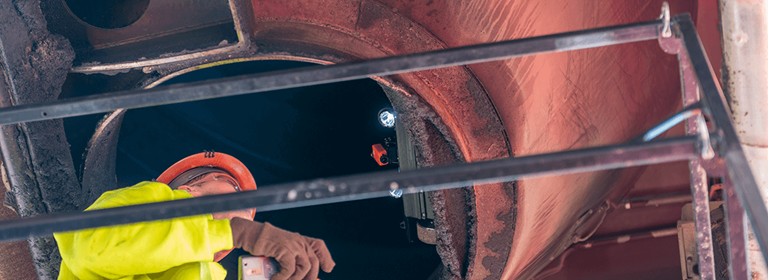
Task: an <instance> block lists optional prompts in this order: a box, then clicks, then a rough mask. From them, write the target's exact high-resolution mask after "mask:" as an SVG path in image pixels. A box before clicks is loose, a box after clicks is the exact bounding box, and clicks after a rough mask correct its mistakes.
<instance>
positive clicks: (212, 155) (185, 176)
mask: <svg viewBox="0 0 768 280" xmlns="http://www.w3.org/2000/svg"><path fill="white" fill-rule="evenodd" d="M208 173H224V174H229V175H230V176H232V177H233V178H235V180H237V183H238V184H240V189H241V190H242V191H252V190H256V181H254V180H253V175H251V172H250V171H248V168H247V167H245V165H244V164H243V163H242V162H240V161H239V160H237V159H236V158H234V157H233V156H230V155H228V154H224V153H217V152H213V151H210V152H202V153H199V154H194V155H191V156H188V157H186V158H184V159H182V160H180V161H178V162H176V163H174V164H173V165H171V167H169V168H168V169H166V170H165V172H163V174H160V177H157V180H156V181H157V182H160V183H163V184H166V185H168V186H170V187H171V188H173V189H176V188H178V187H179V186H181V185H183V184H185V183H187V182H189V180H191V179H193V178H195V177H197V176H200V175H203V174H208ZM255 214H256V213H255V212H254V215H255ZM231 251H232V250H226V251H221V252H217V253H216V254H214V257H213V259H214V260H213V261H216V262H218V261H220V260H221V259H223V258H224V257H225V256H227V254H229V252H231Z"/></svg>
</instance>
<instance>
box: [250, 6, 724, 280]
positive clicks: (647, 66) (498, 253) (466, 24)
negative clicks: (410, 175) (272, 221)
mask: <svg viewBox="0 0 768 280" xmlns="http://www.w3.org/2000/svg"><path fill="white" fill-rule="evenodd" d="M661 3H662V1H615V2H589V1H581V2H573V1H554V2H552V1H520V0H484V1H472V2H464V1H434V0H430V1H418V2H416V1H394V0H383V1H368V0H364V1H360V0H333V1H322V2H318V1H307V0H289V1H279V2H275V1H262V0H253V1H251V5H252V11H253V15H252V19H253V22H251V25H250V26H251V27H250V28H251V29H252V30H251V36H253V38H252V40H253V42H255V43H257V44H258V43H259V42H262V41H263V42H281V43H282V44H285V45H286V46H294V48H295V49H296V50H303V49H302V48H300V47H295V46H307V47H306V48H304V49H315V50H317V49H322V50H324V51H325V53H328V54H334V55H331V56H328V57H323V56H322V55H320V54H318V53H302V52H301V51H291V48H286V49H287V51H286V52H285V53H284V54H283V55H282V56H283V57H286V58H291V59H301V58H304V59H314V60H319V61H321V62H325V63H335V62H340V61H345V60H352V59H365V58H374V57H381V56H385V55H394V54H403V53H413V52H418V51H426V50H433V49H439V48H445V47H456V46H463V45H470V44H478V43H485V42H492V41H500V40H507V39H516V38H524V37H531V36H538V35H546V34H552V33H558V32H566V31H572V30H579V29H587V28H595V27H601V26H608V25H616V24H625V23H631V22H638V21H644V20H650V19H654V18H656V17H658V15H659V12H660V7H661ZM706 4H707V5H698V6H697V3H695V2H694V1H693V0H691V1H675V2H673V3H671V11H672V14H677V13H685V12H690V13H693V14H694V15H699V18H698V19H697V20H698V21H699V22H708V23H710V22H716V16H717V14H716V13H712V11H711V10H709V9H704V8H706V7H709V6H711V5H709V4H711V3H709V2H707V3H706ZM702 7H704V8H702ZM702 9H704V12H699V10H702ZM702 17H706V18H705V19H703V18H702ZM707 26H708V27H707V29H705V30H708V31H706V32H710V33H711V32H713V30H712V29H711V24H709V25H707ZM715 31H716V30H715ZM702 37H703V38H708V39H706V42H708V44H712V42H714V40H715V39H714V38H719V36H718V35H717V34H708V35H702ZM715 55H716V53H715ZM710 56H712V55H711V54H710ZM677 67H678V66H677V61H676V57H674V56H672V55H667V54H665V53H664V52H663V51H662V50H661V49H660V48H659V46H658V43H657V42H655V41H651V42H643V43H635V44H627V45H620V46H611V47H602V48H596V49H589V50H582V51H574V52H568V53H556V54H547V55H537V56H531V57H525V58H519V59H512V60H508V61H500V62H489V63H482V64H476V65H470V66H468V67H452V68H447V69H441V70H430V71H421V72H416V73H410V74H404V75H398V76H397V77H391V81H392V83H394V84H397V85H400V86H402V88H403V89H404V90H405V91H406V92H408V93H409V94H414V95H416V96H418V97H419V98H420V99H421V100H423V101H424V102H425V103H427V104H428V105H429V106H431V108H432V109H433V110H434V111H435V113H436V114H437V115H439V117H440V118H441V119H442V121H443V123H444V124H445V126H446V127H447V130H448V131H449V134H450V137H452V139H453V140H454V141H455V145H456V147H457V148H458V150H459V151H460V159H463V160H465V161H468V162H471V161H479V160H487V159H493V158H498V157H506V156H510V155H514V156H521V155H531V154H539V153H545V152H553V151H560V150H568V149H575V148H583V147H591V146H599V145H605V144H611V143H620V142H624V141H627V140H629V139H631V138H633V137H635V136H637V135H638V134H639V133H641V132H642V131H644V130H646V129H648V128H650V127H651V126H653V125H655V124H656V123H658V122H660V121H661V120H663V119H664V118H666V117H667V116H669V115H670V114H671V113H672V112H674V111H675V110H677V109H679V108H680V97H681V94H680V84H679V83H680V80H679V78H678V74H677V73H678V69H677ZM438 164H439V163H438ZM655 170H656V171H663V172H673V171H683V170H677V168H676V169H672V170H657V169H655ZM643 171H644V168H635V169H627V170H616V171H608V172H599V173H591V174H579V175H568V176H559V177H552V178H542V179H535V180H526V181H521V182H518V183H517V187H516V188H515V187H513V186H512V185H511V184H509V185H507V186H503V185H501V184H497V185H484V186H476V187H474V189H473V190H471V191H469V193H468V194H461V193H444V194H441V195H438V196H436V197H435V198H436V199H437V200H439V201H438V203H436V204H437V205H438V206H437V207H438V208H440V207H442V209H436V210H443V211H444V212H442V213H446V214H445V215H443V217H438V218H437V219H438V221H437V225H438V232H441V233H443V235H444V236H443V238H438V246H439V247H440V249H439V251H440V252H441V257H443V261H444V263H445V264H446V265H447V266H448V268H449V270H450V272H451V274H453V276H456V277H465V278H471V279H486V278H489V277H490V278H502V279H515V278H518V277H522V278H527V277H531V276H533V275H534V274H535V273H536V272H537V271H539V270H541V269H542V268H543V267H544V266H545V265H547V263H549V261H550V259H551V258H553V257H554V256H555V255H557V254H558V253H560V252H562V251H563V250H564V249H565V248H566V247H567V246H569V245H570V244H571V241H572V237H573V236H572V235H574V234H575V233H576V231H577V230H578V229H579V225H577V223H578V222H579V221H580V220H581V221H584V223H585V224H587V221H588V220H591V219H593V218H592V217H589V215H587V216H584V214H585V213H589V210H591V209H596V207H599V206H600V205H601V204H602V203H603V202H604V201H606V200H612V201H618V200H619V199H621V198H622V197H623V196H624V195H625V194H626V193H627V192H628V191H629V189H630V188H631V187H632V186H633V185H635V184H634V183H635V181H637V180H638V178H640V174H641V173H642V172H643ZM683 172H685V171H683ZM685 183H687V182H685ZM671 187H673V188H678V187H679V186H678V185H677V184H676V185H673V186H671ZM647 191H648V193H655V192H657V191H659V192H661V191H666V190H665V189H663V188H659V189H656V188H651V189H649V190H647ZM675 211H676V210H675V209H674V207H673V208H670V209H665V210H664V211H663V212H664V213H668V212H675ZM438 212H439V211H438ZM634 213H638V212H634ZM613 215H616V214H613ZM628 215H629V214H628ZM608 219H609V221H611V220H616V218H614V217H613V216H611V217H609V218H608ZM619 220H620V219H619ZM670 221H671V220H670ZM670 221H668V219H666V220H663V221H656V220H652V219H651V220H649V221H647V222H646V223H645V224H647V225H652V224H659V223H668V222H670ZM632 227H638V225H633V226H632ZM628 228H630V226H629V225H615V226H614V227H613V228H611V229H610V230H608V229H606V230H604V231H603V232H602V233H605V232H606V231H615V230H626V229H628ZM583 230H586V228H585V229H583Z"/></svg>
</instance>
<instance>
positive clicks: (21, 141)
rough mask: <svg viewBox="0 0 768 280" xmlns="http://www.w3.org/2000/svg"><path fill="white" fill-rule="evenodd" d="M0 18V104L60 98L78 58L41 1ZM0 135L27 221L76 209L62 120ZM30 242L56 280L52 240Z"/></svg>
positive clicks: (24, 2)
mask: <svg viewBox="0 0 768 280" xmlns="http://www.w3.org/2000/svg"><path fill="white" fill-rule="evenodd" d="M0 19H2V24H0V39H1V41H0V44H1V45H0V51H2V52H1V53H2V67H3V74H4V75H5V79H4V80H5V81H6V82H7V83H8V84H6V85H3V89H2V90H0V95H1V96H0V105H2V106H11V105H20V104H28V103H34V102H40V101H46V100H54V99H56V98H57V97H58V95H59V93H60V91H61V86H62V84H63V83H64V80H65V79H66V75H67V72H68V70H69V69H70V68H71V67H72V61H73V59H74V51H73V50H72V47H71V46H70V44H69V42H68V41H67V40H66V39H65V38H64V37H62V36H60V35H56V34H51V33H49V32H48V31H47V29H46V21H45V18H44V17H43V14H42V11H41V10H40V1H39V0H17V1H2V2H0ZM2 130H3V133H2V135H1V136H0V138H1V139H0V142H1V143H0V147H2V154H3V161H4V162H5V163H6V171H7V175H8V181H9V183H10V185H11V190H12V191H13V198H14V199H12V201H13V203H14V204H15V207H16V209H17V212H18V213H19V214H20V215H21V216H22V217H29V216H36V215H41V214H48V213H53V212H63V211H73V210H77V208H78V207H79V201H80V200H79V197H80V185H79V183H78V181H77V177H76V175H75V169H74V166H73V164H72V158H71V155H70V153H69V144H68V143H67V140H66V137H65V134H64V128H63V123H62V121H61V120H52V121H40V122H34V123H26V124H20V125H7V126H3V128H2ZM28 241H29V242H28V243H29V248H30V252H31V255H32V258H33V261H34V264H35V269H36V272H37V275H38V277H39V278H40V279H56V278H57V276H58V270H59V266H60V262H61V257H60V256H59V254H58V248H57V247H56V243H55V242H54V240H53V238H52V237H44V238H31V239H29V240H28Z"/></svg>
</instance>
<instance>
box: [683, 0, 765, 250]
mask: <svg viewBox="0 0 768 280" xmlns="http://www.w3.org/2000/svg"><path fill="white" fill-rule="evenodd" d="M674 21H675V23H676V24H677V25H678V28H679V30H680V35H681V36H682V40H683V44H684V46H685V49H686V51H687V52H688V55H689V57H690V59H691V64H692V65H693V70H694V72H695V73H696V76H697V78H698V79H699V85H700V89H701V92H702V97H703V98H702V102H703V104H704V108H706V109H707V110H708V111H707V112H708V113H709V114H710V117H711V119H712V121H713V122H714V124H715V131H716V132H717V134H718V135H719V138H720V139H719V140H720V142H719V145H718V146H719V150H718V152H719V155H720V157H722V158H725V160H726V165H727V166H728V173H729V175H730V178H731V180H732V181H733V184H734V190H735V191H736V194H737V197H738V198H739V202H741V204H742V205H743V206H744V209H745V210H746V212H747V216H748V217H749V219H750V222H751V223H752V228H753V229H754V231H755V236H756V237H757V240H758V242H759V243H760V249H761V250H762V252H763V256H764V257H766V259H768V254H766V253H767V252H768V209H766V206H765V202H764V201H763V196H762V195H761V194H760V189H759V187H758V186H757V182H756V181H755V177H754V175H753V174H752V170H751V168H750V167H749V163H748V162H747V158H746V157H745V156H744V151H743V150H742V149H741V141H740V140H739V137H738V135H737V134H736V129H735V128H734V126H733V124H732V123H731V120H732V118H731V115H730V112H729V109H728V107H727V106H726V101H725V96H724V95H723V92H722V90H721V89H720V85H719V84H718V83H717V81H716V80H715V75H714V74H713V73H712V67H711V65H710V63H709V59H707V55H706V53H705V52H704V48H703V47H702V46H701V40H700V39H699V36H698V34H697V33H696V28H695V27H694V24H693V21H691V17H690V15H688V14H684V15H679V16H675V18H674Z"/></svg>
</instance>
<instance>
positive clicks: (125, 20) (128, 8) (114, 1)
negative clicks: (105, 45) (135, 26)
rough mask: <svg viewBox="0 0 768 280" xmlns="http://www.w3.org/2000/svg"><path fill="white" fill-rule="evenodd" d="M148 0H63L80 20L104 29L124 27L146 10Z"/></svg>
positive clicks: (137, 18)
mask: <svg viewBox="0 0 768 280" xmlns="http://www.w3.org/2000/svg"><path fill="white" fill-rule="evenodd" d="M149 1H150V0H98V1H93V0H65V1H64V2H65V3H66V4H67V7H69V10H70V11H72V13H73V14H74V15H75V16H76V17H77V18H79V19H80V20H82V21H84V22H86V23H88V24H90V25H93V26H96V27H100V28H105V29H114V28H120V27H126V26H129V25H131V24H132V23H134V22H136V21H137V20H139V18H141V16H142V15H144V12H146V11H147V7H148V6H149Z"/></svg>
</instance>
